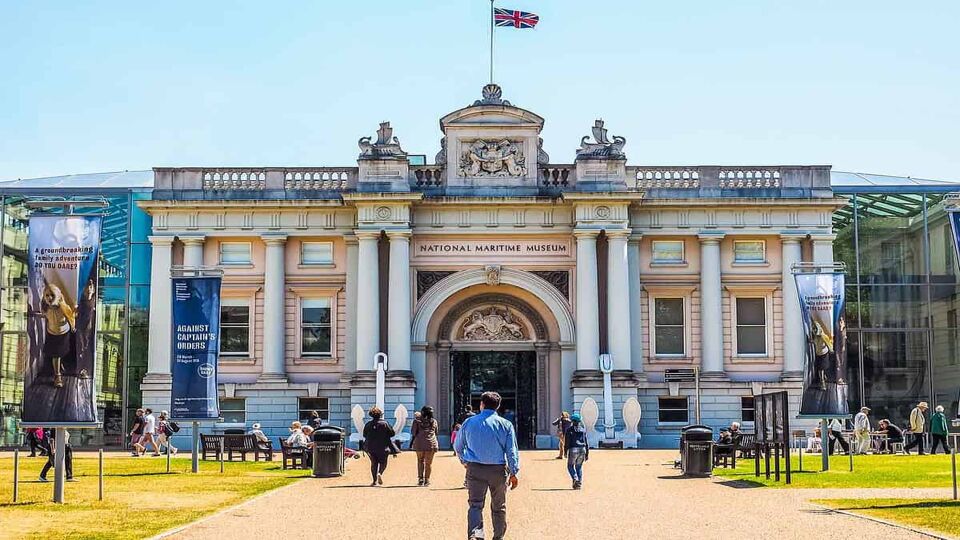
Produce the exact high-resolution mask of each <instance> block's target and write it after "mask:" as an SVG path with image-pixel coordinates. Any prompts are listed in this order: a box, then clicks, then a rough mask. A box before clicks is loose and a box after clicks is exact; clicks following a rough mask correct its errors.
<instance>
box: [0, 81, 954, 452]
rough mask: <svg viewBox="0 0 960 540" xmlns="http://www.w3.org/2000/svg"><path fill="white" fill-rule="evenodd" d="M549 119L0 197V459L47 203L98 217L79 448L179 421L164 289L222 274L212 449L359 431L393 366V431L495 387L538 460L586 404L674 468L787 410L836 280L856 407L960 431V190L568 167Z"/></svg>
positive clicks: (476, 121)
mask: <svg viewBox="0 0 960 540" xmlns="http://www.w3.org/2000/svg"><path fill="white" fill-rule="evenodd" d="M543 124H544V119H543V118H541V117H539V116H537V115H536V114H534V113H532V112H530V111H527V110H524V109H521V108H519V107H515V106H513V105H511V104H510V103H509V102H508V101H505V100H503V99H502V98H501V94H500V89H499V88H498V87H497V86H495V85H488V86H487V87H485V88H484V91H483V96H482V99H480V100H478V101H476V102H474V103H473V104H472V105H470V106H468V107H464V108H462V109H460V110H457V111H454V112H452V113H450V114H448V115H446V116H444V117H443V118H442V119H441V120H440V127H441V131H442V137H443V138H442V140H441V145H440V150H439V153H437V155H436V159H435V164H433V165H428V164H424V163H423V162H422V160H417V159H415V158H414V157H413V156H409V155H408V154H407V153H406V152H405V151H404V149H403V148H401V146H400V144H399V142H398V141H397V139H396V138H394V137H393V135H392V128H391V126H390V125H389V124H388V123H385V124H382V125H381V126H380V129H379V131H378V132H377V136H376V137H364V138H363V139H361V140H360V150H361V153H360V156H359V158H358V159H357V164H356V166H344V167H312V168H311V167H266V168H230V167H222V168H192V167H185V168H158V169H154V170H153V171H146V172H143V173H121V174H119V175H117V176H116V179H117V180H118V181H119V182H120V183H124V182H130V184H129V185H118V184H116V183H115V184H112V185H106V184H96V183H85V181H87V180H89V179H90V178H92V177H93V175H78V176H76V177H66V178H61V179H59V180H57V182H51V181H52V180H54V179H37V180H35V181H30V180H24V181H14V182H6V183H0V194H2V195H3V232H2V233H0V234H2V243H3V253H2V265H3V266H2V268H0V274H2V277H3V282H2V287H3V290H2V294H0V302H2V304H0V311H2V317H3V326H2V330H0V340H2V343H0V347H2V348H0V352H2V370H0V399H2V402H3V409H2V415H3V429H4V433H3V439H2V441H0V442H2V443H3V444H4V445H10V444H13V443H14V442H15V432H16V421H17V418H18V414H19V409H18V407H19V402H20V394H19V393H18V392H21V391H22V390H20V389H19V387H18V385H19V380H18V377H19V376H20V375H19V373H20V372H21V371H22V370H18V366H22V362H23V358H22V357H23V355H24V354H25V348H26V347H25V345H24V343H25V338H24V333H25V326H24V324H23V317H24V309H25V307H24V305H23V303H24V300H23V296H24V291H23V289H24V287H25V283H23V276H24V275H25V269H24V268H23V266H24V263H25V259H24V257H25V254H24V246H23V245H21V244H23V242H24V241H25V240H24V238H25V227H26V217H27V210H26V209H25V207H24V204H25V202H26V201H29V200H30V199H31V198H43V197H47V198H49V197H50V196H53V195H58V196H67V197H70V196H77V197H81V196H91V195H102V196H106V197H107V198H108V199H109V202H110V203H111V206H110V207H108V208H107V210H106V212H105V213H106V214H107V216H106V217H105V223H104V232H103V236H104V246H105V247H104V249H103V254H102V255H101V259H102V262H101V272H100V275H101V277H100V280H101V287H100V297H101V298H100V302H101V308H100V312H101V313H102V315H101V317H102V318H104V320H101V322H100V330H99V332H98V340H97V343H98V348H99V349H100V351H99V357H100V365H99V367H98V373H97V374H96V388H97V404H98V408H99V414H100V418H101V420H102V421H103V422H104V429H103V430H100V431H98V432H96V434H94V432H88V433H87V434H86V435H85V437H86V438H87V442H90V443H91V444H93V443H106V444H122V441H123V437H122V435H123V433H124V432H125V431H127V430H128V429H129V428H128V427H126V426H129V423H130V421H131V419H132V412H131V411H132V410H133V409H135V408H136V407H137V406H141V405H142V406H148V407H152V408H153V410H154V411H157V412H158V411H160V410H169V409H170V391H171V329H172V328H171V309H172V306H171V303H172V300H171V298H172V291H171V280H170V276H171V269H175V268H177V267H181V266H184V267H196V266H208V267H219V268H220V269H222V271H223V281H222V287H221V292H220V302H221V307H220V356H219V360H218V363H219V393H220V414H221V416H222V417H223V418H222V421H221V422H219V423H216V424H212V425H210V426H209V429H210V430H216V431H223V430H227V429H245V430H246V429H249V428H250V425H251V424H252V423H254V422H259V423H260V424H262V426H263V429H264V431H265V432H267V434H268V435H272V436H276V435H286V434H287V427H288V426H289V424H290V422H291V421H292V420H297V419H300V418H303V417H304V416H305V415H307V414H309V412H310V411H313V410H316V411H318V412H320V414H321V416H323V417H324V418H326V419H329V420H330V421H331V422H333V423H335V424H339V425H341V426H343V427H350V426H351V424H352V421H351V410H352V409H353V407H354V406H355V405H360V406H362V407H363V408H367V407H369V406H370V405H372V404H373V403H374V401H375V399H376V398H375V378H376V377H375V369H376V365H375V357H376V355H377V353H379V352H384V353H387V355H388V358H389V360H388V365H387V367H388V371H387V372H386V378H385V381H386V382H385V397H384V401H385V403H386V409H387V417H388V419H392V411H393V410H394V409H395V408H396V406H397V405H400V404H402V405H404V406H405V407H406V408H407V409H408V410H411V411H412V410H414V409H415V408H416V409H418V408H419V407H421V406H422V405H432V406H433V407H435V409H436V411H437V415H438V419H439V421H440V425H441V430H442V431H444V432H446V433H449V431H450V428H451V426H452V424H453V423H454V422H455V421H456V419H457V418H458V417H459V416H460V414H461V412H462V410H463V409H464V407H465V406H466V405H469V404H472V405H474V406H476V404H477V402H478V400H479V396H480V394H481V393H482V392H483V391H487V390H496V391H498V392H500V394H501V395H502V396H503V397H504V405H503V407H504V413H505V414H509V415H511V417H512V418H513V419H514V420H515V421H516V425H517V431H518V438H519V442H520V444H521V446H522V447H527V448H533V447H549V446H551V445H553V444H555V439H554V437H553V433H554V430H555V428H553V426H552V425H551V421H552V420H553V419H554V418H556V417H557V416H558V415H559V414H560V412H561V411H564V410H568V411H573V410H581V409H582V408H583V407H584V403H585V402H586V403H587V405H586V407H587V408H592V407H597V408H598V411H597V412H598V413H599V421H598V423H597V429H600V430H602V429H603V424H604V421H605V420H604V415H605V414H607V409H608V407H609V408H611V409H612V411H613V421H614V422H615V423H616V428H615V430H614V431H624V430H625V426H624V416H625V414H626V415H627V416H628V417H629V418H632V417H634V416H635V415H636V411H635V404H636V403H638V404H639V409H640V414H641V419H640V423H639V433H640V435H641V439H640V445H641V446H644V447H665V446H671V447H672V446H675V445H676V441H677V439H678V436H679V428H680V427H682V426H684V425H687V424H690V423H694V421H695V420H696V419H697V416H698V415H699V416H700V418H701V422H702V423H705V424H708V425H712V426H714V427H720V426H723V425H727V424H729V423H730V422H732V421H742V422H745V423H746V429H747V430H748V431H752V425H751V422H752V420H753V395H754V394H759V393H761V392H770V391H777V390H786V391H788V392H789V394H790V397H791V400H790V405H791V408H792V409H797V410H798V408H799V400H800V395H801V391H802V378H803V371H804V357H805V351H806V347H807V339H806V335H805V332H804V326H803V321H802V316H801V315H802V314H801V309H800V303H799V301H798V293H797V288H796V286H795V284H794V277H793V273H792V272H793V269H794V268H795V265H797V264H798V263H803V262H808V263H817V264H821V265H827V264H830V263H832V262H834V260H835V259H836V260H837V261H840V262H843V263H845V265H846V273H847V278H846V283H847V287H846V289H847V290H846V300H847V305H846V325H847V332H848V340H847V355H848V356H847V358H848V365H849V370H848V371H849V380H848V381H847V383H848V384H849V388H850V391H849V400H850V405H851V408H853V407H859V406H860V405H861V404H866V405H869V406H871V407H872V408H873V410H874V412H875V414H879V415H881V416H886V417H890V418H891V419H895V421H898V422H902V421H903V420H905V417H906V415H907V414H908V413H909V409H910V407H911V406H912V404H914V403H915V402H916V401H918V400H921V399H923V400H926V401H930V402H932V403H933V404H941V405H944V406H945V407H947V409H948V411H949V412H950V413H952V414H951V416H956V411H957V387H958V385H960V363H958V343H960V340H958V334H957V328H958V322H957V309H958V307H960V302H958V300H957V293H958V292H960V290H958V285H957V270H956V268H955V266H956V263H955V261H954V255H953V247H952V246H953V245H952V235H951V232H950V228H949V223H948V220H947V218H946V214H945V212H944V205H943V198H944V196H945V195H946V193H948V192H949V191H951V190H953V189H955V188H956V187H957V185H956V184H950V183H947V182H936V181H915V180H911V179H892V178H889V177H874V176H869V175H853V174H849V173H837V172H832V171H831V170H830V167H829V166H765V167H757V166H750V167H746V166H745V167H737V166H690V167H682V166H680V167H662V166H634V165H628V163H627V157H626V154H625V148H624V147H625V142H626V141H625V140H624V139H623V138H622V137H618V136H608V134H607V130H606V128H605V127H604V125H603V122H601V121H597V123H596V125H595V126H593V130H592V131H593V133H592V136H589V137H584V138H583V140H582V141H581V143H580V148H579V149H578V150H577V152H576V156H575V157H574V156H570V157H571V158H573V164H555V163H551V161H550V158H549V157H548V156H547V154H546V153H545V152H544V151H543V149H542V141H541V139H540V132H541V129H542V128H543ZM614 129H615V126H614ZM694 157H695V156H694ZM45 181H46V182H45ZM150 186H152V193H151V191H150V189H149V188H150ZM127 188H135V189H127ZM111 197H113V198H115V199H116V200H117V201H116V202H114V201H113V198H111ZM111 218H112V219H113V220H114V221H113V222H112V223H113V225H111V221H110V220H111ZM111 226H114V227H115V229H116V231H115V233H111ZM121 230H122V234H121V232H120V231H121ZM111 234H115V235H121V236H120V237H119V238H120V240H119V243H118V245H117V246H116V250H114V251H111V249H109V248H110V246H112V244H111V242H117V238H116V237H111ZM148 261H149V266H148ZM105 265H106V267H108V268H109V272H106V273H105V272H104V270H103V268H104V266H105ZM148 299H149V303H148V302H147V300H148ZM104 306H106V307H104ZM147 314H149V316H148V317H147ZM109 317H115V318H117V320H116V321H113V320H112V319H110V320H107V319H108V318H109ZM604 355H608V356H604ZM601 359H608V364H607V365H603V362H601ZM690 368H698V369H699V371H700V376H701V377H700V383H699V386H700V394H701V397H700V399H699V400H698V399H697V398H696V389H695V384H694V383H693V382H692V381H679V382H674V381H673V380H672V379H671V378H670V377H665V374H668V373H675V371H672V370H678V369H679V370H683V369H690ZM605 379H606V382H607V386H608V388H609V389H608V390H607V392H606V394H607V395H605V391H604V386H605ZM611 396H612V397H611ZM605 398H606V402H605ZM631 398H633V399H631ZM797 410H793V411H792V412H794V413H796V412H797ZM800 425H801V426H803V423H802V422H800ZM626 430H627V431H629V429H628V428H627V429H626ZM188 431H189V430H186V429H185V430H184V431H183V432H181V433H180V435H181V436H183V435H186V434H187V432H188Z"/></svg>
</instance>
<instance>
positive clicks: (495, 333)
mask: <svg viewBox="0 0 960 540" xmlns="http://www.w3.org/2000/svg"><path fill="white" fill-rule="evenodd" d="M459 335H460V339H462V340H463V341H525V340H526V339H527V336H526V332H525V330H524V328H523V326H522V325H521V324H520V322H519V321H518V320H517V319H516V318H515V317H514V315H513V313H511V312H510V310H509V309H508V308H497V307H495V306H491V307H489V308H481V309H478V310H476V311H474V312H473V313H471V314H470V316H469V317H467V320H466V321H465V322H464V323H463V326H462V327H461V329H460V332H459Z"/></svg>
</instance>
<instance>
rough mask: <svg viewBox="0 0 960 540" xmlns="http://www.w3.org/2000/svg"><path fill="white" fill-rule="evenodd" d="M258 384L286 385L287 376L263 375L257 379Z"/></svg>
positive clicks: (281, 374)
mask: <svg viewBox="0 0 960 540" xmlns="http://www.w3.org/2000/svg"><path fill="white" fill-rule="evenodd" d="M257 382H258V383H286V382H287V375H286V374H285V373H261V374H260V376H259V377H257Z"/></svg>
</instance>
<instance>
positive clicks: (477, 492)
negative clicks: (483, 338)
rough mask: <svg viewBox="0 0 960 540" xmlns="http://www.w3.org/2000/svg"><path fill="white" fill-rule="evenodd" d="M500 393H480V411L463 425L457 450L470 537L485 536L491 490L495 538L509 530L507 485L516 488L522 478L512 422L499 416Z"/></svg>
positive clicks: (500, 539)
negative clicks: (464, 480) (463, 474)
mask: <svg viewBox="0 0 960 540" xmlns="http://www.w3.org/2000/svg"><path fill="white" fill-rule="evenodd" d="M500 401H501V398H500V394H498V393H496V392H484V393H483V395H482V396H480V414H478V415H476V416H473V417H471V418H468V419H467V420H466V421H465V422H463V425H462V426H460V432H459V433H458V434H457V442H456V444H455V445H454V449H455V450H456V452H457V456H458V457H459V458H460V462H461V463H463V466H464V467H466V468H467V498H468V501H469V505H470V506H469V509H468V511H467V537H468V538H469V539H470V540H476V539H478V538H486V536H484V534H483V507H484V504H485V502H486V498H487V491H489V492H490V514H491V516H492V518H493V540H503V535H505V534H506V533H507V486H508V485H509V486H510V489H516V488H517V485H519V483H520V480H519V478H518V475H519V474H520V452H519V450H518V449H517V434H516V432H515V431H514V429H513V424H512V423H510V422H508V421H507V420H506V419H504V418H502V417H501V416H499V415H497V409H498V408H499V407H500Z"/></svg>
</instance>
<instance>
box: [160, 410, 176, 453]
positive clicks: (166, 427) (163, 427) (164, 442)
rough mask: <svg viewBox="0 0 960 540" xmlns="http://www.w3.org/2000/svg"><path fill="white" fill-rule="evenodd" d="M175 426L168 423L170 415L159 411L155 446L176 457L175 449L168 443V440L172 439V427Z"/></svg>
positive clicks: (172, 423) (173, 423)
mask: <svg viewBox="0 0 960 540" xmlns="http://www.w3.org/2000/svg"><path fill="white" fill-rule="evenodd" d="M176 425H177V424H176V423H175V422H171V421H170V415H169V413H167V411H160V417H159V418H157V444H159V445H160V447H161V448H166V449H167V450H170V453H171V454H173V455H177V447H176V446H174V445H173V443H171V442H170V438H171V437H173V434H174V433H176V431H174V426H176Z"/></svg>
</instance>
